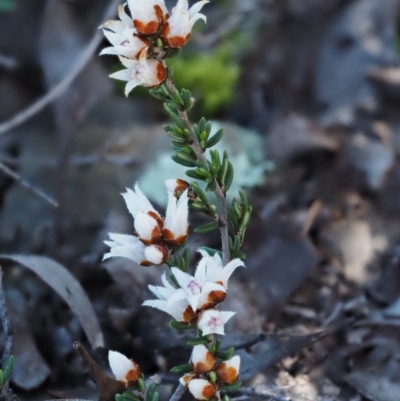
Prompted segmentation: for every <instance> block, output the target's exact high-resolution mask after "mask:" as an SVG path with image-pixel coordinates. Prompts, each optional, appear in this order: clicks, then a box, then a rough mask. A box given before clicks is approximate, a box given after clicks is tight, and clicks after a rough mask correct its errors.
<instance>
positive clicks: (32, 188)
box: [0, 162, 58, 207]
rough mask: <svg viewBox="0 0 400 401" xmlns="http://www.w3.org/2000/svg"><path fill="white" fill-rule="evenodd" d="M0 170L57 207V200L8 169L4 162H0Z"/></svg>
mask: <svg viewBox="0 0 400 401" xmlns="http://www.w3.org/2000/svg"><path fill="white" fill-rule="evenodd" d="M0 170H1V171H3V173H4V174H6V175H8V176H9V177H11V178H12V179H13V180H16V181H18V183H19V184H21V185H22V186H23V187H25V188H26V189H28V190H29V191H31V192H33V193H34V194H35V195H37V196H39V197H40V198H42V199H43V200H45V201H46V202H48V203H50V205H52V206H54V207H58V202H57V201H56V200H55V199H53V198H52V197H50V196H49V195H47V194H46V193H45V192H44V191H42V190H41V189H40V188H36V187H35V186H33V185H32V184H30V183H29V182H28V181H26V180H24V179H23V178H22V177H21V176H20V175H19V174H17V173H16V172H15V171H13V170H11V169H9V168H8V167H7V166H6V165H5V164H3V163H1V162H0Z"/></svg>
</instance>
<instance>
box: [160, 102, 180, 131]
mask: <svg viewBox="0 0 400 401" xmlns="http://www.w3.org/2000/svg"><path fill="white" fill-rule="evenodd" d="M171 106H172V105H171V103H164V110H165V111H166V112H167V114H168V115H169V116H170V117H171V119H172V120H173V122H174V123H175V124H176V125H177V126H178V127H179V128H182V129H183V128H185V124H184V122H183V121H182V120H181V118H180V117H179V116H178V114H177V113H176V110H174V109H173V108H172V107H171Z"/></svg>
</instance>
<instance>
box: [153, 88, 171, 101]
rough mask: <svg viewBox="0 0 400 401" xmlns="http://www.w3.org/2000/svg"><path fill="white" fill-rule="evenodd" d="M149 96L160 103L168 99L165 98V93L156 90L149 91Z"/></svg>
mask: <svg viewBox="0 0 400 401" xmlns="http://www.w3.org/2000/svg"><path fill="white" fill-rule="evenodd" d="M149 94H150V95H151V96H153V97H154V98H155V99H157V100H161V101H163V102H164V101H165V100H167V99H168V98H167V97H166V96H165V93H163V92H161V91H160V90H158V89H150V90H149Z"/></svg>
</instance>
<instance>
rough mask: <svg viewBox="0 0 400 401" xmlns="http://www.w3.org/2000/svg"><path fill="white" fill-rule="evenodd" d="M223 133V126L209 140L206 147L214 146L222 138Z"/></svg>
mask: <svg viewBox="0 0 400 401" xmlns="http://www.w3.org/2000/svg"><path fill="white" fill-rule="evenodd" d="M223 135H224V130H223V129H222V128H221V129H219V130H218V131H217V132H216V133H215V134H214V135H213V136H212V137H211V138H210V139H209V140H208V141H207V143H206V147H207V148H212V147H213V146H215V145H216V144H217V143H218V142H219V141H220V140H221V139H222V136H223Z"/></svg>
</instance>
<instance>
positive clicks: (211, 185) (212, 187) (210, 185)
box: [206, 180, 217, 192]
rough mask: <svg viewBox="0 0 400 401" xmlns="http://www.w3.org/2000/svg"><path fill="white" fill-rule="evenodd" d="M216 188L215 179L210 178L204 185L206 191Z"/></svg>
mask: <svg viewBox="0 0 400 401" xmlns="http://www.w3.org/2000/svg"><path fill="white" fill-rule="evenodd" d="M216 188H217V184H216V183H215V180H212V181H211V182H210V183H209V184H208V185H207V186H206V191H207V192H213V191H215V190H216Z"/></svg>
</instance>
